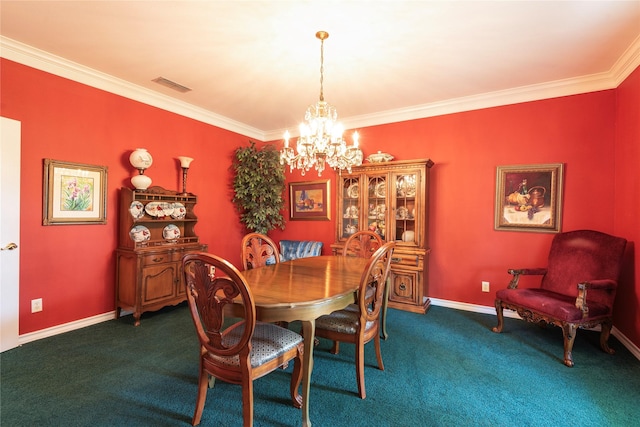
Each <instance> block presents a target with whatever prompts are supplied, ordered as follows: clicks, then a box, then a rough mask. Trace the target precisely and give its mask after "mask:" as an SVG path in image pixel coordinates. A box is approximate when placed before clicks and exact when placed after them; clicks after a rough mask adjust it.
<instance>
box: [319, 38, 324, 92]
mask: <svg viewBox="0 0 640 427" xmlns="http://www.w3.org/2000/svg"><path fill="white" fill-rule="evenodd" d="M320 101H324V38H321V39H320Z"/></svg>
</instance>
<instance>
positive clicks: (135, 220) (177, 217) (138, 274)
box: [115, 186, 207, 326]
mask: <svg viewBox="0 0 640 427" xmlns="http://www.w3.org/2000/svg"><path fill="white" fill-rule="evenodd" d="M196 203H197V197H196V196H195V195H193V194H180V193H176V192H174V191H169V190H165V189H164V188H162V187H157V186H156V187H151V188H149V189H147V190H144V191H139V190H132V189H130V188H127V187H123V188H122V189H121V190H120V227H119V233H120V235H119V246H118V249H117V250H116V264H117V267H116V269H117V271H116V298H115V299H116V317H120V314H121V312H122V310H131V311H133V317H134V321H135V325H136V326H138V325H139V324H140V316H141V315H142V313H144V312H146V311H155V310H159V309H161V308H163V307H165V306H168V305H176V304H178V303H180V302H182V301H185V300H186V294H185V289H184V284H183V275H182V257H183V255H184V254H186V253H188V252H197V251H205V252H206V250H207V245H205V244H201V243H200V242H199V238H198V236H197V235H196V233H195V226H196V224H197V222H198V218H197V217H196V215H195V213H194V208H195V205H196Z"/></svg>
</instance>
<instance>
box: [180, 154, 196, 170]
mask: <svg viewBox="0 0 640 427" xmlns="http://www.w3.org/2000/svg"><path fill="white" fill-rule="evenodd" d="M178 160H180V166H182V167H183V168H188V167H189V165H190V164H191V162H192V161H193V159H192V158H191V157H185V156H179V157H178Z"/></svg>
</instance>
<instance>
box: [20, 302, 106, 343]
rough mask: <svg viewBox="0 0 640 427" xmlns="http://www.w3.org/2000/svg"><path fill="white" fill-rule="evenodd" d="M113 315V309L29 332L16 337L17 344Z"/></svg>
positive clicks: (99, 321) (98, 321)
mask: <svg viewBox="0 0 640 427" xmlns="http://www.w3.org/2000/svg"><path fill="white" fill-rule="evenodd" d="M115 316H116V312H115V310H114V311H111V312H108V313H103V314H98V315H96V316H92V317H87V318H85V319H80V320H76V321H73V322H69V323H64V324H62V325H57V326H52V327H50V328H46V329H41V330H39V331H35V332H30V333H28V334H24V335H20V336H19V337H18V345H23V344H26V343H29V342H31V341H37V340H41V339H43V338H48V337H52V336H54V335H58V334H62V333H65V332H70V331H74V330H76V329H82V328H84V327H86V326H91V325H95V324H97V323H102V322H106V321H107V320H112V319H114V318H115Z"/></svg>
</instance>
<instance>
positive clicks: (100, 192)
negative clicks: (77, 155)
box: [42, 159, 107, 225]
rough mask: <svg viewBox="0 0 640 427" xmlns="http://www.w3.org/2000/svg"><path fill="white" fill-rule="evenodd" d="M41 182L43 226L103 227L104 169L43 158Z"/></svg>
mask: <svg viewBox="0 0 640 427" xmlns="http://www.w3.org/2000/svg"><path fill="white" fill-rule="evenodd" d="M43 182H44V185H43V187H44V188H43V199H44V200H43V218H42V224H43V225H56V224H106V222H107V214H106V205H107V167H106V166H93V165H85V164H80V163H70V162H61V161H58V160H52V159H45V160H44V179H43Z"/></svg>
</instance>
